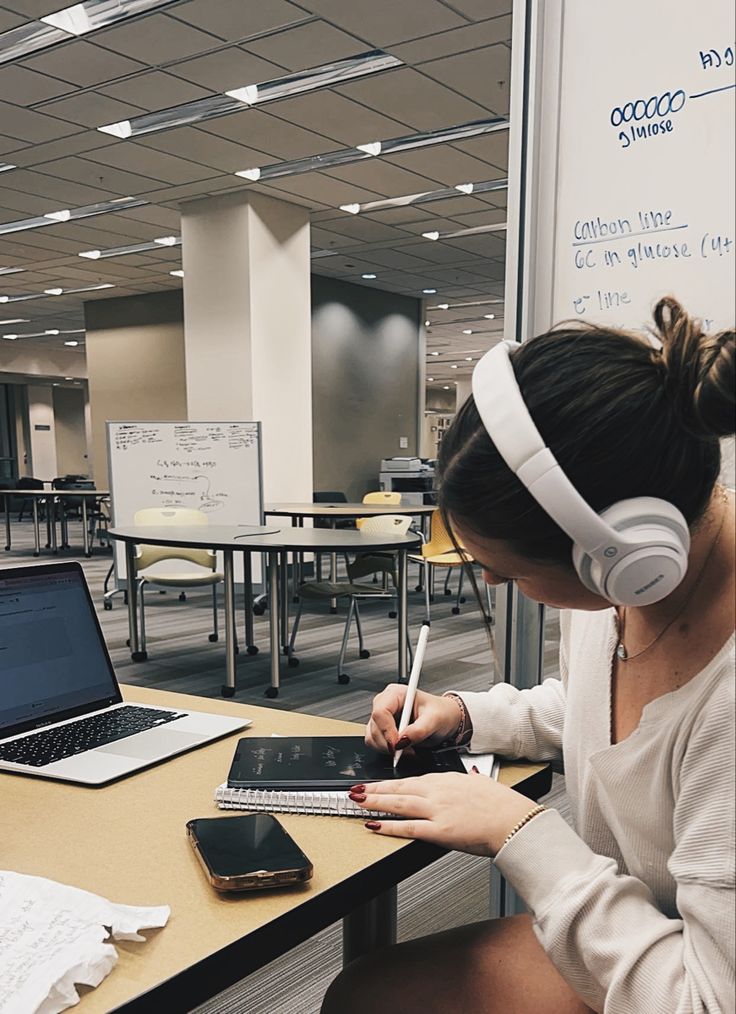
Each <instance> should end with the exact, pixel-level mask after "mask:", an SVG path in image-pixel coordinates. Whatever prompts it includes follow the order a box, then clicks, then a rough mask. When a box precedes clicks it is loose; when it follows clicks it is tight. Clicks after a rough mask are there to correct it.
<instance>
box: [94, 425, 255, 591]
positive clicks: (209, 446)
mask: <svg viewBox="0 0 736 1014" xmlns="http://www.w3.org/2000/svg"><path fill="white" fill-rule="evenodd" d="M107 449H108V467H109V478H110V487H109V488H110V498H111V512H112V521H113V525H115V526H117V527H124V526H126V525H132V524H133V518H134V515H135V512H136V511H138V510H141V509H143V508H145V507H189V508H196V509H197V510H201V511H203V512H204V513H205V514H207V516H208V519H209V522H210V524H212V525H244V524H249V525H260V524H263V483H262V463H261V424H260V423H258V422H108V423H107ZM259 564H260V559H259V557H257V556H255V557H254V558H253V579H254V581H258V580H260V569H259ZM183 566H184V567H185V568H186V566H187V565H186V564H184V565H183ZM115 567H116V576H117V579H118V586H119V587H120V586H122V585H124V581H125V547H124V544H122V543H119V542H116V543H115ZM166 567H167V569H169V570H171V569H174V565H173V564H168V563H167V565H166ZM189 569H191V567H189ZM219 569H221V562H220V568H219ZM235 578H236V581H242V559H241V558H240V554H239V553H238V554H236V558H235Z"/></svg>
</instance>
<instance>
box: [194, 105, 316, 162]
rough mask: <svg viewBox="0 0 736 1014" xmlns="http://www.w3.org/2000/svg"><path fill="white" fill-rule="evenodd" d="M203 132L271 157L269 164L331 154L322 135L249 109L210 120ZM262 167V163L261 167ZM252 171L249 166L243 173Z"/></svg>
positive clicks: (263, 112)
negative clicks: (248, 170)
mask: <svg viewBox="0 0 736 1014" xmlns="http://www.w3.org/2000/svg"><path fill="white" fill-rule="evenodd" d="M202 130H203V131H204V132H206V133H208V134H210V133H211V134H216V135H217V136H218V137H226V138H228V139H229V140H231V141H236V142H238V143H242V144H246V145H247V146H248V147H249V148H255V149H256V150H257V151H262V152H264V153H266V154H267V155H268V156H270V159H269V161H270V160H273V161H276V162H280V161H282V160H286V159H293V158H303V157H305V156H307V155H319V154H321V153H322V152H324V151H329V150H330V146H331V145H330V140H329V138H326V137H321V136H320V135H319V134H315V133H312V132H311V131H309V130H303V129H302V128H301V127H297V126H295V125H294V124H293V123H288V122H287V121H286V120H279V119H277V117H275V116H271V114H270V113H267V112H265V110H261V109H246V110H244V111H243V112H242V113H233V115H232V116H221V117H220V118H219V119H218V120H209V121H208V122H207V123H206V124H205V125H203V127H202ZM259 164H261V165H263V163H262V162H261V163H259ZM248 168H250V167H249V166H247V165H243V166H241V169H248Z"/></svg>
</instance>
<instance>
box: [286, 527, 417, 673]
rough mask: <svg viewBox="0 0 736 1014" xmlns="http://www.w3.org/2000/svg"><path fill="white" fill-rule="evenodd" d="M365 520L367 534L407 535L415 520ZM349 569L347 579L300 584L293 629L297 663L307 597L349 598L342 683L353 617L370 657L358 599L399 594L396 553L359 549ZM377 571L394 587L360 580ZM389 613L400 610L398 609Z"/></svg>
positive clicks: (363, 651) (293, 663) (362, 655)
mask: <svg viewBox="0 0 736 1014" xmlns="http://www.w3.org/2000/svg"><path fill="white" fill-rule="evenodd" d="M365 522H366V523H365V525H363V528H362V534H363V535H384V534H391V535H405V534H406V532H407V530H408V528H409V526H410V524H411V518H410V517H407V516H406V515H404V516H402V515H399V514H382V515H381V516H380V517H373V518H366V519H365ZM347 571H348V579H347V581H307V582H305V583H303V584H302V585H300V586H299V608H298V610H297V614H296V616H295V617H294V626H293V627H292V629H291V637H290V639H289V647H288V656H289V665H290V666H296V665H298V664H299V659H298V658H296V656H295V655H294V645H295V643H296V635H297V633H298V632H299V622H300V620H301V618H302V610H303V607H304V602H305V600H312V601H320V600H321V601H323V602H325V601H326V602H329V601H331V600H332V599H340V598H347V599H349V605H348V615H347V619H346V620H345V627H344V630H343V635H342V644H341V646H340V654H339V656H338V660H337V682H338V683H349V682H350V677H349V676H348V674H347V673H345V672H343V665H344V663H345V653H346V651H347V647H348V638H349V637H350V624H351V623H352V620H353V617H355V626H356V628H357V631H358V654H359V656H360V658H369V657H370V652H369V651H368V649H367V648H366V647H365V646H364V642H363V627H362V624H361V621H360V609H359V607H358V600H359V599H386V598H394V597H395V596H396V556H395V554H394V553H387V554H385V555H384V554H382V553H371V551H370V550H367V551H366V552H364V553H358V554H357V556H356V558H355V559H354V560H353V561H352V562H348V565H347ZM376 573H378V574H383V575H385V576H386V578H387V579H388V578H390V579H391V582H392V585H393V587H392V588H389V587H388V583H387V584H386V586H385V587H377V588H373V587H372V586H371V585H369V584H359V583H358V580H359V578H361V577H367V576H369V575H371V574H376ZM389 615H396V614H395V612H394V613H393V614H389ZM407 641H408V635H407ZM409 651H410V652H411V644H409Z"/></svg>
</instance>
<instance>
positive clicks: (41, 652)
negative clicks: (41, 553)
mask: <svg viewBox="0 0 736 1014" xmlns="http://www.w3.org/2000/svg"><path fill="white" fill-rule="evenodd" d="M119 700H120V692H119V690H118V686H117V680H116V679H115V676H114V674H113V670H112V666H111V664H110V660H109V657H108V655H107V650H106V648H105V645H104V641H103V639H102V633H101V631H100V628H99V625H98V623H97V617H96V616H95V613H94V606H93V605H92V601H91V599H90V597H89V593H88V591H87V588H86V585H85V582H84V577H83V574H82V570H81V568H80V567H79V566H78V565H77V564H60V565H54V564H52V565H51V566H50V567H23V568H17V569H10V570H0V737H2V736H7V735H11V734H13V733H15V732H21V731H25V729H32V728H34V727H36V726H38V725H46V724H48V723H49V722H53V721H59V720H61V719H63V718H68V717H72V716H73V715H75V714H80V713H84V712H85V711H92V710H94V707H92V706H93V705H96V706H97V707H100V708H101V707H105V706H106V705H107V704H112V703H115V702H116V701H119Z"/></svg>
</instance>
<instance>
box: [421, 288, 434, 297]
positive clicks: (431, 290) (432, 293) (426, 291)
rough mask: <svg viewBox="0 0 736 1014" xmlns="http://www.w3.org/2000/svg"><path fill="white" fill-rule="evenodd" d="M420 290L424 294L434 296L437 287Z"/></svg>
mask: <svg viewBox="0 0 736 1014" xmlns="http://www.w3.org/2000/svg"><path fill="white" fill-rule="evenodd" d="M422 292H423V293H424V295H425V296H434V294H435V293H436V292H437V289H422Z"/></svg>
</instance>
